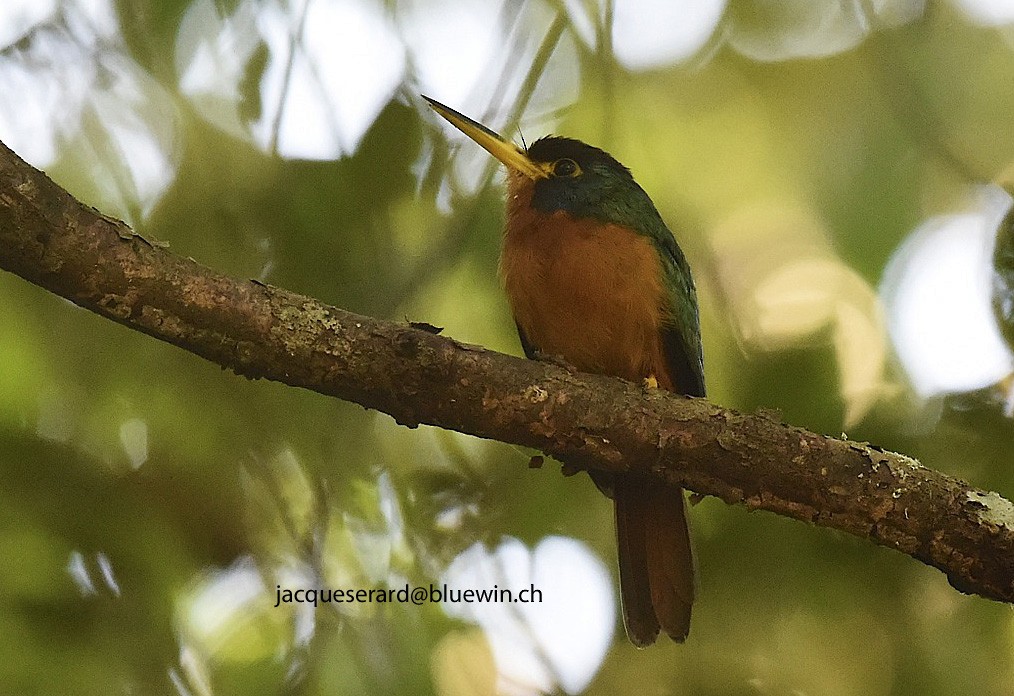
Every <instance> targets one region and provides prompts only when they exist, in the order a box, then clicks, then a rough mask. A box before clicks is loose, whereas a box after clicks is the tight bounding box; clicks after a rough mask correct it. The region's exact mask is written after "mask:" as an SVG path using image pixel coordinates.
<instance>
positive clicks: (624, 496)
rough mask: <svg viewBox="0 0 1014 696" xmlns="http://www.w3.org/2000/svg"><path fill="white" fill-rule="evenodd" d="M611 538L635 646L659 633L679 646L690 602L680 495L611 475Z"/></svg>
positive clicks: (689, 561)
mask: <svg viewBox="0 0 1014 696" xmlns="http://www.w3.org/2000/svg"><path fill="white" fill-rule="evenodd" d="M613 499H614V500H615V502H616V537H617V541H618V544H619V558H620V597H621V600H622V603H623V625H624V627H625V628H626V629H627V636H628V637H629V638H630V640H631V642H632V643H634V645H636V646H638V647H645V646H648V645H651V644H652V643H654V642H655V638H656V637H657V636H658V632H659V629H660V628H661V630H663V631H665V632H666V633H667V634H668V635H669V637H671V638H672V639H673V640H675V641H677V642H680V643H682V642H683V641H684V640H685V639H686V637H687V633H689V631H690V610H691V608H692V606H693V603H694V559H693V552H692V550H691V547H690V530H689V528H688V526H687V517H686V511H685V503H684V500H683V490H682V489H680V488H669V487H664V486H660V485H658V483H656V482H653V481H650V480H648V479H645V478H640V477H636V476H616V477H615V478H614V481H613Z"/></svg>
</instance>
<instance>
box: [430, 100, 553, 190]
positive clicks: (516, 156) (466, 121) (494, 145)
mask: <svg viewBox="0 0 1014 696" xmlns="http://www.w3.org/2000/svg"><path fill="white" fill-rule="evenodd" d="M422 98H423V99H425V100H426V101H427V102H429V105H430V106H431V107H433V110H434V111H436V112H437V113H438V114H440V115H441V116H443V117H444V118H446V119H447V120H448V121H450V123H451V125H452V126H454V127H455V128H457V129H458V130H459V131H461V132H462V133H464V134H465V135H467V136H468V137H469V138H471V139H472V140H474V141H475V142H477V143H478V144H479V145H481V146H482V147H483V148H484V149H485V150H486V152H488V153H489V154H491V155H493V156H494V157H496V158H497V159H498V160H500V161H501V162H503V163H504V165H505V166H507V167H508V168H509V169H513V170H514V171H516V172H520V173H522V174H524V175H525V176H527V177H529V178H530V179H542V178H545V177H546V176H547V174H546V170H545V169H543V168H542V167H540V166H539V165H538V164H536V163H535V162H533V161H532V160H531V159H529V157H528V155H527V154H526V153H525V151H524V150H522V149H521V148H519V147H518V146H517V145H515V144H514V143H512V142H510V141H509V140H507V139H506V138H503V137H502V136H500V135H499V134H497V133H495V132H493V131H491V130H490V129H489V128H486V126H484V125H482V124H481V123H478V122H477V121H473V120H472V119H470V118H469V117H468V116H465V115H464V114H460V113H458V112H457V111H455V110H454V109H452V108H450V107H447V106H444V105H443V104H441V103H440V102H438V101H436V100H435V99H430V98H429V97H427V96H426V95H425V94H424V95H422Z"/></svg>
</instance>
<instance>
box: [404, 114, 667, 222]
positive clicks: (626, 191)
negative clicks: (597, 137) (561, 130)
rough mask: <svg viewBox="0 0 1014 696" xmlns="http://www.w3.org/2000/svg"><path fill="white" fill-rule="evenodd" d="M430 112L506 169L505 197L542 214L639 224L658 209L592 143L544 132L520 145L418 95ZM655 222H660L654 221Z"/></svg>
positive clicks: (627, 174)
mask: <svg viewBox="0 0 1014 696" xmlns="http://www.w3.org/2000/svg"><path fill="white" fill-rule="evenodd" d="M423 98H424V99H426V101H427V102H429V104H430V106H431V107H433V110H434V111H436V112H437V113H438V114H440V115H441V116H443V117H444V118H445V119H447V120H448V121H449V122H450V123H451V124H452V125H453V126H454V127H456V128H457V129H458V130H460V131H461V132H462V133H464V134H465V135H467V136H468V137H469V138H471V139H472V140H474V141H475V142H476V143H478V144H479V145H481V146H482V147H483V148H485V149H486V150H487V151H488V152H489V153H490V154H491V155H493V156H494V157H496V158H497V159H498V160H500V162H502V163H503V164H504V165H505V166H506V167H507V170H508V179H507V185H508V197H509V198H510V199H514V200H523V201H527V202H528V205H530V206H531V207H532V208H533V209H535V210H536V211H538V212H541V213H544V214H553V213H556V212H558V211H563V212H566V213H569V214H570V215H571V216H573V217H575V218H592V219H595V220H598V221H600V222H605V223H619V224H624V225H627V226H630V227H635V228H639V227H641V226H642V225H643V223H644V222H645V221H646V219H648V218H651V219H654V218H657V217H658V212H657V211H656V210H655V206H654V205H653V204H652V202H651V200H650V199H649V198H648V195H647V194H646V193H645V192H644V190H643V189H642V188H641V187H640V186H639V185H638V184H637V182H635V181H634V178H633V177H632V176H631V174H630V170H629V169H627V168H626V167H624V166H623V165H622V164H620V163H619V162H617V161H616V159H615V158H613V156H612V155H610V154H609V153H608V152H606V151H605V150H601V149H599V148H597V147H593V146H592V145H588V144H586V143H583V142H581V141H580V140H574V139H573V138H562V137H557V136H548V137H545V138H541V139H539V140H537V141H535V142H534V143H532V145H531V146H530V147H528V148H527V149H526V148H521V147H518V146H517V145H515V144H514V143H512V142H510V141H509V140H507V139H506V138H504V137H502V136H501V135H499V134H497V133H496V132H494V131H492V130H490V129H489V128H487V127H486V126H484V125H482V124H481V123H478V122H477V121H473V120H472V119H470V118H468V117H467V116H465V115H463V114H461V113H459V112H457V111H455V110H454V109H451V108H449V107H447V106H444V105H443V104H441V103H440V102H437V101H434V100H433V99H430V98H429V97H423ZM659 221H660V220H659Z"/></svg>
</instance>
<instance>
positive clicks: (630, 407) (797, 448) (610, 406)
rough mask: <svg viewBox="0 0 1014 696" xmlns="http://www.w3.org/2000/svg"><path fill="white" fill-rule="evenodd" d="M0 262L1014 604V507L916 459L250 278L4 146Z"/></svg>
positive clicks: (366, 396)
mask: <svg viewBox="0 0 1014 696" xmlns="http://www.w3.org/2000/svg"><path fill="white" fill-rule="evenodd" d="M0 268H3V269H4V270H7V271H10V272H12V273H15V274H17V275H19V276H21V277H22V278H24V279H26V280H28V281H31V282H32V283H35V284H36V285H39V286H41V287H43V288H45V289H47V290H50V291H52V292H54V293H56V294H58V295H60V296H62V297H65V298H67V299H69V300H71V301H73V302H75V303H76V304H78V305H80V306H82V307H84V308H86V309H89V310H91V311H93V312H95V313H97V314H101V315H102V316H105V317H108V318H110V319H112V320H114V321H116V322H119V323H121V324H124V325H125V326H129V327H131V328H133V329H136V330H138V331H143V332H144V333H147V334H149V335H151V336H154V337H155V338H158V339H160V340H163V341H167V342H169V343H172V344H173V345H176V346H179V347H181V348H183V349H184V350H187V351H190V352H192V353H195V354H197V355H200V356H202V357H204V358H206V359H208V360H210V361H212V362H215V363H217V364H219V365H222V366H223V367H228V368H230V369H232V370H233V371H235V372H236V373H237V374H240V375H245V376H247V377H250V378H266V379H272V380H276V381H279V382H284V383H285V384H289V385H292V386H296V387H303V388H306V389H312V390H313V391H316V392H319V393H321V394H326V395H329V396H336V397H338V398H341V399H346V400H349V401H354V402H356V403H359V404H362V405H363V406H365V407H367V408H373V409H377V410H379V411H383V412H384V413H387V414H390V415H391V416H392V417H394V418H395V420H397V421H398V422H399V423H401V424H404V425H408V426H409V427H414V426H416V425H417V424H419V423H426V424H430V425H435V426H439V427H442V428H448V429H452V430H457V431H459V432H463V433H468V434H471V435H476V436H479V437H483V438H490V439H495V440H501V441H503V442H510V443H514V444H518V445H525V446H528V447H533V448H535V449H538V450H541V451H543V452H546V453H548V454H550V455H553V456H554V457H557V458H558V459H560V460H562V461H564V462H567V464H568V465H571V466H576V467H582V468H593V469H603V470H609V471H638V472H642V473H650V474H651V475H652V476H655V477H656V478H658V479H659V480H660V481H667V482H669V483H672V484H680V485H683V486H686V487H687V488H690V489H692V490H694V491H697V492H698V493H703V494H707V495H713V496H717V497H719V498H721V499H722V500H724V501H726V502H727V503H738V504H742V505H746V506H747V507H748V508H751V509H762V510H769V511H771V512H775V513H778V514H781V515H785V516H787V517H792V518H794V519H798V520H803V521H805V522H810V523H813V524H817V525H820V526H825V527H832V528H834V529H840V530H842V531H845V532H849V533H851V534H854V535H856V536H859V537H863V538H867V539H870V540H871V541H873V542H875V543H878V544H881V545H883V546H888V547H891V548H895V549H898V550H899V551H902V552H903V553H906V554H909V555H910V556H912V557H914V558H917V559H919V560H921V561H923V562H925V563H927V564H929V565H932V566H935V567H937V568H939V569H940V570H942V571H943V572H944V573H946V574H947V577H948V578H949V580H950V582H951V584H952V585H953V586H954V587H955V588H957V589H959V590H961V591H962V592H968V593H974V594H979V595H982V596H983V597H988V598H991V599H997V600H1002V601H1007V602H1010V601H1012V600H1014V505H1012V504H1011V503H1010V502H1009V501H1007V500H1006V499H1004V498H1002V497H1001V496H999V495H998V494H996V493H989V492H985V491H981V490H978V489H975V488H972V487H970V486H969V485H968V484H966V483H964V482H962V481H959V480H957V479H954V478H951V477H949V476H946V475H944V474H941V473H939V472H936V471H933V470H931V469H927V468H925V467H923V466H921V465H920V464H919V463H918V462H916V461H915V460H913V459H910V458H908V457H906V456H904V455H900V454H894V453H892V452H886V451H883V450H881V449H879V448H877V447H873V446H870V445H867V444H865V443H856V442H848V441H843V440H836V439H834V438H829V437H825V436H823V435H818V434H816V433H811V432H808V431H806V430H803V429H801V428H796V427H792V426H787V425H784V424H781V423H778V422H777V421H775V420H773V419H770V418H767V417H765V416H763V415H746V414H742V413H737V412H735V411H731V410H728V409H724V408H720V407H718V406H715V405H713V404H711V403H708V402H707V401H705V400H703V399H688V398H684V397H679V396H675V395H672V394H669V393H668V392H665V391H661V390H647V389H644V388H642V387H641V386H639V385H635V384H631V383H629V382H625V381H623V380H619V379H613V378H609V377H603V376H598V375H587V374H572V373H569V372H567V371H566V370H564V369H561V368H560V367H557V366H554V365H550V364H546V363H541V362H532V361H528V360H522V359H519V358H514V357H510V356H507V355H503V354H500V353H496V352H492V351H488V350H484V349H482V348H479V347H476V346H467V345H462V344H460V343H458V342H456V341H453V340H451V339H448V338H444V337H441V336H438V335H436V334H435V333H433V332H432V331H426V330H423V329H420V328H415V327H413V326H410V325H405V324H399V323H394V322H390V321H380V320H377V319H372V318H369V317H364V316H358V315H355V314H351V313H349V312H345V311H343V310H340V309H337V308H335V307H329V306H327V305H324V304H322V303H320V302H318V301H317V300H314V299H312V298H309V297H304V296H302V295H297V294H295V293H292V292H289V291H287V290H283V289H281V288H276V287H272V286H269V285H263V284H261V283H258V282H256V281H252V280H238V279H235V278H230V277H227V276H224V275H222V274H220V273H216V272H215V271H213V270H211V269H209V268H206V267H204V266H201V265H200V264H198V263H197V262H195V261H193V260H191V259H185V258H181V257H179V256H176V255H174V254H172V253H170V252H169V251H167V250H166V249H164V248H162V247H161V246H159V245H157V244H153V243H150V242H148V241H146V240H145V239H143V238H142V237H140V236H138V235H136V234H134V233H133V232H132V231H131V230H130V229H129V228H128V227H127V226H126V225H125V224H124V223H122V222H120V221H117V220H113V219H111V218H108V217H105V216H103V215H101V214H100V213H98V212H96V211H95V210H93V209H91V208H89V207H87V206H84V205H82V204H81V203H79V202H78V201H76V200H75V199H74V198H73V197H71V195H70V194H68V193H67V192H66V191H64V190H62V189H61V188H59V187H58V186H56V184H54V183H53V182H52V181H50V180H49V179H48V178H47V177H46V176H45V175H44V174H42V173H41V172H39V171H37V170H35V169H34V168H32V167H31V166H29V165H28V164H26V163H24V162H23V161H21V159H20V158H18V157H17V155H15V154H14V153H13V152H11V151H10V150H9V149H7V148H6V147H5V146H3V145H2V144H0Z"/></svg>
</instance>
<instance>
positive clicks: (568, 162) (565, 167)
mask: <svg viewBox="0 0 1014 696" xmlns="http://www.w3.org/2000/svg"><path fill="white" fill-rule="evenodd" d="M580 173H581V167H579V166H577V162H575V161H574V160H572V159H570V158H568V157H564V158H563V159H560V160H556V162H554V163H553V176H577V175H578V174H580Z"/></svg>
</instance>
